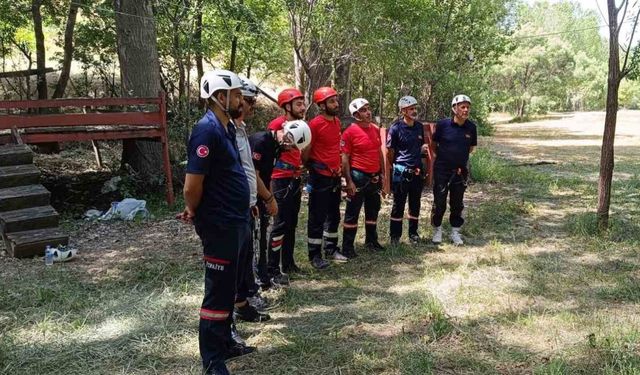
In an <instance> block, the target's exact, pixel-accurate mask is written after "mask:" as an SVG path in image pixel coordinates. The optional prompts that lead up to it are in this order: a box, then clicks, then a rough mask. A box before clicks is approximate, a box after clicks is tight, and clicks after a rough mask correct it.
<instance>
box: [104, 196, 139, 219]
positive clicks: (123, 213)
mask: <svg viewBox="0 0 640 375" xmlns="http://www.w3.org/2000/svg"><path fill="white" fill-rule="evenodd" d="M146 206H147V202H146V201H144V200H140V199H133V198H125V199H123V200H122V201H121V202H112V203H111V208H109V211H107V212H105V213H104V214H103V215H102V216H100V220H112V219H122V220H126V221H130V220H133V219H135V217H136V216H137V215H142V218H143V219H147V218H148V217H149V211H148V210H147V208H146Z"/></svg>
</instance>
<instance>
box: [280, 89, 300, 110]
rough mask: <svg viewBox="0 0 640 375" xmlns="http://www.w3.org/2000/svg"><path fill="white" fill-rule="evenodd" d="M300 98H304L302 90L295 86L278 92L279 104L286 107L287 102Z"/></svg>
mask: <svg viewBox="0 0 640 375" xmlns="http://www.w3.org/2000/svg"><path fill="white" fill-rule="evenodd" d="M300 98H304V95H302V93H301V92H300V90H298V89H294V88H290V89H284V90H282V91H281V92H280V94H278V105H279V106H280V107H284V105H285V104H287V103H291V102H292V101H294V100H296V99H300Z"/></svg>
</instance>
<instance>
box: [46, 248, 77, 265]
mask: <svg viewBox="0 0 640 375" xmlns="http://www.w3.org/2000/svg"><path fill="white" fill-rule="evenodd" d="M51 251H53V261H54V262H67V261H70V260H72V259H73V258H75V257H76V255H78V249H74V248H67V247H66V246H58V248H53V249H51Z"/></svg>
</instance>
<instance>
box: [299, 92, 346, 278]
mask: <svg viewBox="0 0 640 375" xmlns="http://www.w3.org/2000/svg"><path fill="white" fill-rule="evenodd" d="M313 102H314V103H316V104H317V105H318V107H319V108H320V114H319V115H318V116H316V117H314V118H313V119H312V120H311V121H310V122H309V127H310V128H311V138H312V140H311V144H310V145H309V147H307V148H306V149H305V150H304V151H303V153H302V160H303V161H304V163H305V164H306V165H307V166H308V167H309V181H308V183H307V189H308V192H309V219H308V222H307V232H308V239H307V246H308V249H309V261H310V262H311V265H312V266H313V268H315V269H318V270H321V269H325V268H327V267H329V262H328V261H327V260H326V259H323V258H322V249H323V248H324V252H325V256H326V258H327V259H333V260H335V261H338V262H346V261H347V260H348V258H347V257H345V256H344V255H343V254H342V253H341V252H340V249H339V248H338V226H339V225H340V195H341V187H342V185H341V180H340V176H341V168H340V164H341V159H340V130H341V126H340V119H339V118H338V113H339V104H338V92H337V91H336V90H334V89H333V88H331V87H320V88H319V89H317V90H316V91H315V92H314V93H313Z"/></svg>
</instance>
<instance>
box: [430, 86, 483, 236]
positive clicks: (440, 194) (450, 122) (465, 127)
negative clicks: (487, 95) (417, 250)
mask: <svg viewBox="0 0 640 375" xmlns="http://www.w3.org/2000/svg"><path fill="white" fill-rule="evenodd" d="M470 110H471V99H469V97H468V96H466V95H456V96H455V97H454V98H453V100H452V101H451V111H452V112H453V118H447V119H444V120H440V121H438V122H437V123H436V131H435V133H434V134H433V141H434V143H435V144H436V150H435V151H436V160H435V163H434V166H433V177H434V180H433V206H432V208H431V225H432V226H433V227H434V230H433V238H432V241H433V243H435V244H439V243H441V242H442V218H443V217H444V213H445V211H446V209H447V194H450V196H449V224H451V242H453V244H454V245H457V246H461V245H463V244H464V241H463V240H462V236H461V235H460V227H462V224H464V219H463V218H462V210H463V209H464V203H463V198H464V191H465V190H466V188H467V178H468V176H469V170H468V167H467V166H468V163H469V154H470V153H472V152H473V151H474V149H475V147H476V146H477V145H478V134H477V130H476V124H474V123H473V122H472V121H470V120H469V111H470Z"/></svg>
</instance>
